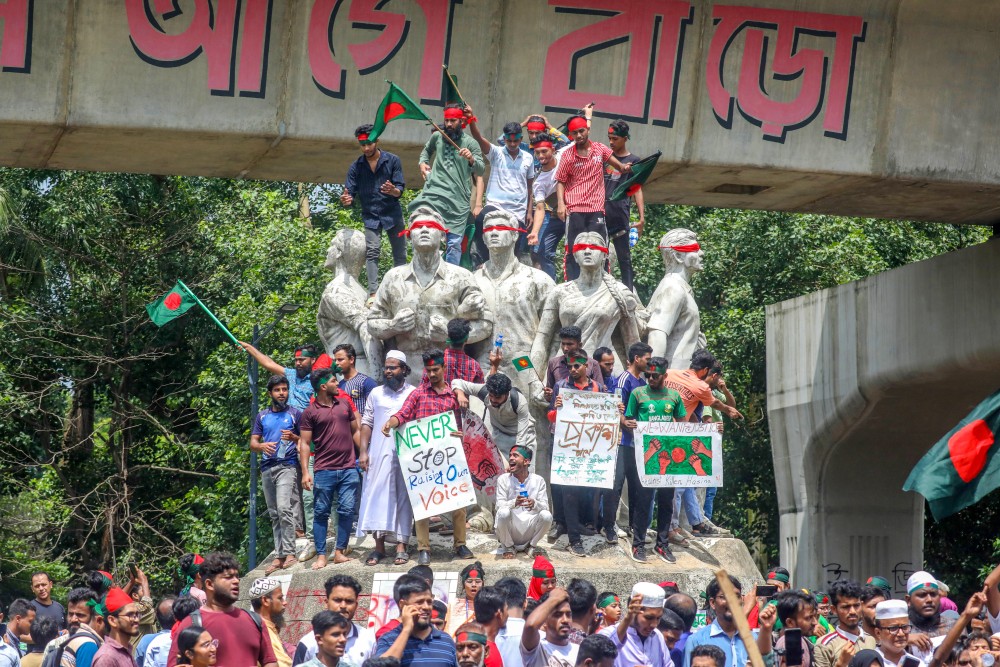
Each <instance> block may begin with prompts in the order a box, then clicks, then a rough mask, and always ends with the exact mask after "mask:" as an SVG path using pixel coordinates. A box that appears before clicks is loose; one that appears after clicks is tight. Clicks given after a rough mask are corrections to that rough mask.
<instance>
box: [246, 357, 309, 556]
mask: <svg viewBox="0 0 1000 667" xmlns="http://www.w3.org/2000/svg"><path fill="white" fill-rule="evenodd" d="M267 393H268V395H269V396H270V398H271V405H269V406H268V407H266V408H264V409H263V410H261V411H260V412H259V413H257V416H256V417H255V418H254V422H253V427H252V428H251V429H250V450H251V451H254V452H257V453H258V454H260V455H261V459H260V477H261V485H262V486H263V487H264V500H265V501H266V503H267V513H268V516H269V517H270V519H271V534H272V535H273V536H274V554H275V557H274V560H273V561H272V562H271V564H270V565H268V566H267V568H266V569H265V570H264V574H265V575H269V574H271V573H272V572H274V571H275V570H279V569H281V568H289V567H291V566H293V565H295V564H296V563H298V562H299V561H298V559H296V557H295V527H296V525H297V523H298V518H299V512H301V511H302V508H301V507H300V502H301V501H300V497H299V486H300V485H299V474H300V472H299V471H300V467H299V452H298V440H299V422H300V420H301V419H302V411H301V410H299V409H298V408H296V407H292V406H291V405H289V404H288V379H287V378H286V377H285V376H283V375H272V376H271V377H270V379H268V381H267Z"/></svg>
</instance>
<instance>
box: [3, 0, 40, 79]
mask: <svg viewBox="0 0 1000 667" xmlns="http://www.w3.org/2000/svg"><path fill="white" fill-rule="evenodd" d="M33 10H34V0H4V1H3V2H0V21H3V31H0V40H2V41H0V67H2V68H3V71H4V72H21V73H24V74H27V73H29V72H30V71H31V17H32V13H33Z"/></svg>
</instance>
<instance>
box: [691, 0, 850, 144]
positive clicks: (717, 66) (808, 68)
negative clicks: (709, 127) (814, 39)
mask: <svg viewBox="0 0 1000 667" xmlns="http://www.w3.org/2000/svg"><path fill="white" fill-rule="evenodd" d="M713 17H714V19H715V23H716V28H715V34H714V35H713V37H712V43H711V46H710V47H709V53H708V64H707V68H706V85H707V87H708V94H709V98H710V99H711V101H712V108H713V109H714V111H715V116H716V117H717V118H718V119H719V122H720V123H721V124H722V126H723V127H725V128H727V129H728V128H730V127H732V123H733V106H734V103H735V104H736V105H738V106H739V110H740V113H741V114H742V115H743V116H744V117H745V118H746V119H747V120H749V121H750V122H751V123H754V124H755V125H759V126H760V128H761V130H762V131H763V133H764V138H765V139H768V140H770V141H777V142H783V141H784V140H785V135H786V134H787V132H788V130H795V129H798V128H800V127H803V126H805V125H808V124H809V123H810V122H812V120H813V118H815V117H816V115H817V114H819V113H820V111H821V108H822V105H823V100H824V92H825V97H826V113H825V114H824V116H823V130H824V133H825V134H826V136H828V137H835V138H837V139H846V138H847V125H848V118H849V115H850V104H851V85H852V80H853V77H854V56H855V52H856V49H857V44H858V43H859V42H861V41H863V40H864V36H865V22H864V20H862V18H861V17H860V16H840V15H837V14H814V13H810V12H797V11H788V10H783V9H761V8H758V7H736V6H726V5H716V6H715V8H714V11H713ZM772 30H773V31H776V35H775V39H776V41H775V48H774V59H773V62H772V63H771V72H772V74H771V76H770V78H766V77H765V72H766V71H767V69H766V65H767V52H768V48H767V41H768V39H769V36H768V34H767V33H766V32H765V31H772ZM741 31H742V32H744V33H745V41H744V45H743V53H742V60H741V62H740V74H739V81H738V82H737V84H736V94H735V95H733V94H732V92H731V90H732V84H730V85H729V86H726V84H725V82H724V74H723V68H724V67H725V61H726V55H727V53H728V52H729V49H730V47H731V46H732V45H733V42H734V41H735V40H736V37H737V35H738V34H739V33H740V32H741ZM803 35H810V36H818V37H832V38H833V39H834V43H833V59H832V64H829V58H828V57H827V54H826V52H825V51H822V50H818V49H803V48H799V47H798V41H799V38H800V37H802V36H803ZM796 79H797V80H798V85H799V88H798V93H797V94H796V95H795V97H794V99H792V100H791V101H788V102H779V101H776V100H774V99H772V98H771V97H770V96H769V95H768V93H767V92H766V90H765V83H768V82H770V83H772V84H773V82H774V81H791V80H796ZM768 87H770V86H768ZM824 88H826V91H824Z"/></svg>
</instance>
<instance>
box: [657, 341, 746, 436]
mask: <svg viewBox="0 0 1000 667" xmlns="http://www.w3.org/2000/svg"><path fill="white" fill-rule="evenodd" d="M716 364H717V362H716V361H715V356H714V355H712V353H711V352H709V351H708V350H698V351H697V352H695V353H694V355H693V356H692V357H691V367H690V368H689V369H687V370H686V371H679V370H677V369H674V368H672V369H670V370H668V371H667V381H666V384H665V386H666V387H668V388H669V389H674V390H676V391H677V392H678V393H680V395H681V400H682V401H684V410H685V412H687V414H688V421H693V422H700V421H701V411H700V410H698V414H697V415H695V410H697V408H698V405H699V403H700V404H703V405H707V406H709V407H711V408H714V409H715V410H718V411H720V412H722V413H723V414H724V415H726V416H727V417H729V418H730V419H743V415H741V414H740V411H739V410H737V409H736V408H733V407H730V406H728V405H726V404H725V403H723V402H722V401H720V400H719V399H717V398H716V397H715V396H714V395H713V394H712V388H711V387H709V386H708V383H707V382H705V378H706V377H708V374H709V372H711V370H712V367H713V366H715V365H716Z"/></svg>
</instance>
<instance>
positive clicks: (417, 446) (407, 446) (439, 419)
mask: <svg viewBox="0 0 1000 667" xmlns="http://www.w3.org/2000/svg"><path fill="white" fill-rule="evenodd" d="M457 430H458V424H457V421H456V419H455V413H454V412H442V413H441V414H438V415H432V416H430V417H423V418H422V419H415V420H413V421H411V422H407V423H406V424H403V426H401V427H399V428H397V429H395V437H396V453H397V454H398V455H399V464H400V465H401V466H402V468H403V479H405V480H406V492H407V494H408V495H409V496H410V505H412V506H413V518H414V519H426V518H428V517H430V516H433V515H435V514H446V513H448V512H452V511H454V510H457V509H461V508H463V507H466V506H468V505H475V504H476V493H475V491H474V489H473V485H472V475H470V474H469V464H468V463H467V462H466V460H465V452H464V451H463V450H462V443H461V441H460V440H459V439H458V438H456V437H454V436H452V433H454V432H455V431H457Z"/></svg>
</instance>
